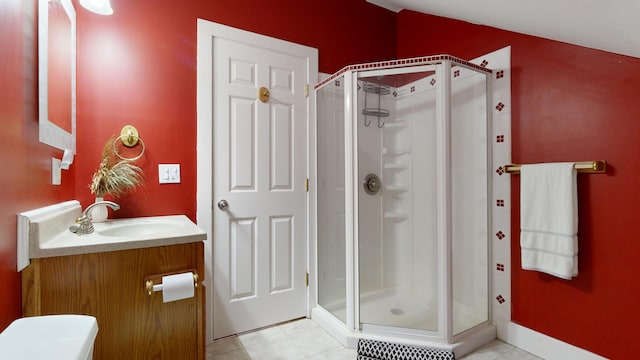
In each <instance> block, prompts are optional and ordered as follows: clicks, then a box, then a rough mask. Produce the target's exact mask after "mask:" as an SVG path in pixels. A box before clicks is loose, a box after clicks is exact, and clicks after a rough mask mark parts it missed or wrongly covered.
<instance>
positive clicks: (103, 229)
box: [82, 218, 183, 237]
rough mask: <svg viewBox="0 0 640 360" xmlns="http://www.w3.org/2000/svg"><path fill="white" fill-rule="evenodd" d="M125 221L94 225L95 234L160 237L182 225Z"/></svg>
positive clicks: (149, 221)
mask: <svg viewBox="0 0 640 360" xmlns="http://www.w3.org/2000/svg"><path fill="white" fill-rule="evenodd" d="M127 220H128V219H127ZM127 220H121V221H111V222H104V223H97V224H94V227H95V232H96V233H97V234H98V235H102V236H116V237H118V236H132V237H133V236H149V235H154V234H157V235H161V234H162V233H166V232H169V231H172V230H176V229H177V228H179V227H180V226H181V225H183V223H182V222H180V221H175V220H169V219H162V218H155V219H140V220H137V221H132V220H129V221H127ZM82 236H86V235H82Z"/></svg>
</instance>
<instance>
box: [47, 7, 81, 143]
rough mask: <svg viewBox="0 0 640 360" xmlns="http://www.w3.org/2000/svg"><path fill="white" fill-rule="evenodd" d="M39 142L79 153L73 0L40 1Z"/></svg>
mask: <svg viewBox="0 0 640 360" xmlns="http://www.w3.org/2000/svg"><path fill="white" fill-rule="evenodd" d="M38 98H39V100H38V101H39V126H40V142H42V143H45V144H48V145H51V146H53V147H55V148H57V149H60V150H69V151H71V153H72V154H75V152H76V13H75V10H74V9H73V4H72V3H71V0H38Z"/></svg>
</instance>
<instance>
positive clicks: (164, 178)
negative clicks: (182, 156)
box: [158, 164, 180, 184]
mask: <svg viewBox="0 0 640 360" xmlns="http://www.w3.org/2000/svg"><path fill="white" fill-rule="evenodd" d="M158 181H159V182H160V184H179V183H180V164H158Z"/></svg>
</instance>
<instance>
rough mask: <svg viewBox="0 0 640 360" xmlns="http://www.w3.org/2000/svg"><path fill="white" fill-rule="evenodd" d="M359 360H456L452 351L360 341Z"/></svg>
mask: <svg viewBox="0 0 640 360" xmlns="http://www.w3.org/2000/svg"><path fill="white" fill-rule="evenodd" d="M358 360H455V355H454V354H453V352H452V351H451V350H444V349H435V348H426V347H420V346H412V345H402V344H394V343H389V342H384V341H375V340H367V339H360V340H359V341H358Z"/></svg>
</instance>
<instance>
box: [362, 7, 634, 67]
mask: <svg viewBox="0 0 640 360" xmlns="http://www.w3.org/2000/svg"><path fill="white" fill-rule="evenodd" d="M367 2H370V3H372V4H375V5H378V6H382V7H384V8H386V9H389V10H392V11H395V12H399V11H400V10H403V9H407V10H413V11H418V12H422V13H426V14H431V15H437V16H442V17H447V18H452V19H457V20H463V21H467V22H471V23H474V24H480V25H487V26H491V27H496V28H499V29H503V30H509V31H514V32H518V33H523V34H528V35H533V36H539V37H543V38H547V39H552V40H557V41H562V42H567V43H570V44H576V45H580V46H584V47H589V48H594V49H599V50H604V51H609V52H614V53H618V54H623V55H629V56H633V57H638V58H640V1H639V0H537V1H523V0H483V1H470V0H367Z"/></svg>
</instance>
